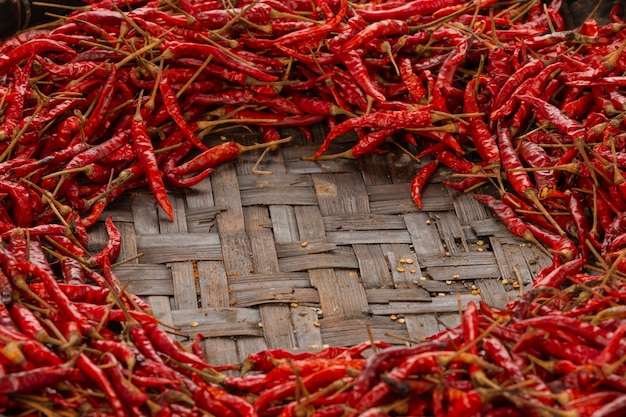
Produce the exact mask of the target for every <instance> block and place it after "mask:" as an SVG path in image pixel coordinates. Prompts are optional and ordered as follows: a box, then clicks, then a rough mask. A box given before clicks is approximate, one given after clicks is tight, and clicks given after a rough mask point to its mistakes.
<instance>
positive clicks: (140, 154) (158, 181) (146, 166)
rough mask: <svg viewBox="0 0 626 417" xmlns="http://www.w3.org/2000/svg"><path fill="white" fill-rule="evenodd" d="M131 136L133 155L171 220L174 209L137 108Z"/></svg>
mask: <svg viewBox="0 0 626 417" xmlns="http://www.w3.org/2000/svg"><path fill="white" fill-rule="evenodd" d="M131 137H132V144H133V149H134V151H135V156H136V157H137V159H138V161H139V164H140V166H141V168H142V169H143V171H144V172H145V174H146V178H147V180H148V185H149V186H150V189H151V190H152V193H153V195H154V197H155V198H156V200H157V202H158V203H159V205H160V206H161V208H162V209H163V211H164V212H165V214H167V216H168V217H169V218H170V219H171V220H174V209H173V208H172V204H171V203H170V200H169V198H168V197H167V190H166V189H165V184H163V178H162V173H161V171H160V170H159V167H158V164H157V160H156V157H155V155H154V148H153V146H152V141H151V140H150V136H148V132H147V131H146V124H145V122H144V120H143V118H142V117H141V114H140V113H139V108H137V111H136V113H135V117H134V119H133V122H132V125H131Z"/></svg>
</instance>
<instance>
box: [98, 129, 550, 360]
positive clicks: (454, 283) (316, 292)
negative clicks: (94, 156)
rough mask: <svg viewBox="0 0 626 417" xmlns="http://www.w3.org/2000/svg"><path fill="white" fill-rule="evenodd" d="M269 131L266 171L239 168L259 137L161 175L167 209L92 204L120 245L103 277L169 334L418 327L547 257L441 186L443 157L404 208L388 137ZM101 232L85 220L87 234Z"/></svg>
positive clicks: (287, 338) (404, 177) (303, 345)
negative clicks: (271, 145) (329, 142)
mask: <svg viewBox="0 0 626 417" xmlns="http://www.w3.org/2000/svg"><path fill="white" fill-rule="evenodd" d="M283 133H284V134H285V135H287V134H291V135H292V136H294V141H293V142H291V143H289V144H287V145H283V147H281V148H280V149H279V150H277V151H273V152H269V153H267V154H266V155H265V156H264V158H263V159H262V161H261V164H260V165H259V167H258V168H257V169H259V170H264V171H268V172H271V174H259V173H254V172H253V167H254V164H255V162H256V161H257V160H258V159H259V156H260V155H261V153H262V151H260V150H259V151H254V152H249V153H244V154H242V155H241V157H240V158H239V159H238V160H237V161H235V162H233V163H227V164H223V165H221V166H219V167H218V168H217V169H216V170H215V172H214V173H213V174H212V175H211V176H210V177H209V178H208V179H207V180H205V181H204V182H202V183H201V184H200V185H198V186H196V187H194V188H191V189H186V190H178V189H172V190H170V194H169V195H170V199H171V201H172V204H173V206H174V208H175V215H176V219H175V221H174V222H171V221H170V220H169V219H168V218H167V216H165V215H164V213H163V212H161V211H160V209H157V206H156V204H155V201H154V199H153V198H152V196H151V194H150V193H149V190H147V189H145V190H144V189H139V190H137V191H134V192H130V193H128V194H127V195H125V196H124V197H123V198H122V199H120V200H119V201H116V202H115V203H114V205H112V206H111V207H110V208H109V209H108V211H107V213H106V216H108V215H111V216H113V219H114V222H115V224H116V225H117V226H118V228H119V229H120V230H121V232H122V234H123V249H122V254H121V256H120V259H119V260H120V261H121V260H129V262H127V263H125V264H123V265H120V266H118V267H116V269H115V271H116V273H117V275H118V276H119V278H120V279H121V280H122V282H126V283H128V289H129V291H131V292H133V293H135V294H138V295H140V296H142V297H144V298H145V299H146V300H148V301H149V302H150V303H151V304H152V306H153V309H154V312H155V314H156V315H157V316H158V317H159V318H160V319H161V320H162V321H163V322H164V323H169V324H171V325H173V326H174V327H175V328H176V333H175V334H177V335H178V336H180V337H181V340H182V341H184V339H185V336H189V337H193V336H194V335H195V334H197V333H201V334H203V335H204V336H205V337H206V340H205V347H206V352H207V356H208V358H209V360H210V361H211V362H212V363H214V364H216V365H224V364H237V363H240V362H241V361H242V360H243V359H244V358H245V357H246V355H248V354H250V353H253V352H256V351H259V350H263V349H267V348H285V349H290V350H311V349H316V348H319V347H321V346H323V345H353V344H356V343H359V342H362V341H364V340H367V339H368V338H369V337H370V334H371V335H372V336H373V337H374V338H376V339H383V340H386V341H388V342H390V343H404V342H405V341H407V340H421V339H422V338H424V337H425V336H427V335H430V334H433V333H436V332H438V331H440V330H443V329H445V328H446V326H454V325H456V324H457V323H458V321H459V310H460V308H462V307H463V306H464V305H465V304H466V303H467V302H468V301H469V300H473V301H476V302H477V301H480V300H484V301H486V302H487V303H489V304H490V305H494V306H503V305H504V304H505V303H506V302H507V301H508V300H510V299H512V298H514V297H516V296H518V295H519V293H520V287H519V285H518V282H521V283H522V286H521V290H523V289H524V286H528V285H529V284H530V282H531V279H532V277H533V276H534V274H535V273H536V272H537V271H538V270H539V269H540V268H542V267H543V266H545V265H548V264H549V263H550V259H549V258H548V257H547V256H546V255H545V254H543V253H542V252H541V251H539V250H538V248H536V247H534V246H533V245H529V244H527V243H525V242H523V241H521V240H519V239H516V238H513V237H511V235H510V234H509V233H508V232H507V231H506V230H505V229H504V228H503V226H501V225H500V224H499V223H498V222H497V221H496V220H495V219H494V218H493V216H492V214H491V213H490V212H489V211H488V210H487V209H486V208H484V207H483V206H482V205H481V204H480V203H478V202H477V201H476V200H475V199H473V198H472V196H471V195H469V194H462V193H458V192H455V191H452V190H449V189H447V187H445V186H443V185H442V184H441V182H440V181H441V179H443V178H445V177H449V175H450V174H451V173H450V172H449V171H446V170H445V169H439V170H438V171H437V173H436V175H435V177H434V178H433V179H432V181H431V182H430V184H429V185H428V186H427V188H426V189H425V193H424V197H423V200H424V207H423V211H419V210H418V209H417V207H416V206H415V204H414V203H413V201H412V200H411V196H410V190H409V187H410V182H411V179H412V177H413V175H414V174H415V172H416V170H417V169H418V168H419V164H417V163H416V162H415V161H413V160H412V159H411V158H409V157H408V156H407V155H406V154H404V153H402V152H401V151H399V150H398V149H397V148H393V147H391V148H390V151H389V152H388V153H386V154H384V155H373V156H371V157H367V158H364V159H362V160H359V161H355V160H346V159H342V160H331V161H317V162H312V161H303V160H302V159H301V157H303V156H310V155H312V154H313V153H314V152H315V150H316V149H317V146H318V145H319V144H318V143H313V144H311V143H308V142H307V141H306V140H305V139H304V138H303V137H302V135H301V134H300V132H298V131H295V130H294V131H290V130H286V131H283ZM314 136H315V137H317V138H322V137H323V136H324V132H323V131H322V130H321V128H319V129H317V130H315V129H314ZM228 137H229V139H233V138H234V139H236V140H237V141H238V142H243V143H252V142H254V141H255V139H257V140H258V139H259V138H258V136H256V135H255V134H246V133H245V132H243V133H241V132H239V133H237V134H236V135H234V136H233V135H232V133H229V134H228ZM219 140H220V139H219V138H213V144H215V143H217V142H218V141H219ZM210 144H211V143H209V145H210ZM334 146H335V149H334V150H345V149H347V148H348V147H349V146H350V143H341V142H337V143H336V144H335V145H334ZM330 152H331V153H332V152H333V150H332V149H331V151H330ZM106 216H104V217H103V219H104V218H106ZM105 241H106V234H105V232H104V227H103V224H99V225H98V226H97V227H96V228H95V229H94V231H93V233H92V236H91V242H90V244H91V246H92V248H93V249H94V250H97V248H99V247H102V246H103V245H104V243H105ZM137 255H141V256H139V257H138V256H137Z"/></svg>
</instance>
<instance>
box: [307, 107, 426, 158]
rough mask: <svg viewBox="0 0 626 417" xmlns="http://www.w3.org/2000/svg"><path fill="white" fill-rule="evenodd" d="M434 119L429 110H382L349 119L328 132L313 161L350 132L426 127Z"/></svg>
mask: <svg viewBox="0 0 626 417" xmlns="http://www.w3.org/2000/svg"><path fill="white" fill-rule="evenodd" d="M433 118H434V116H432V115H431V113H430V111H429V110H415V111H400V110H397V111H393V110H388V111H382V110H381V111H377V112H372V113H368V114H365V115H362V116H358V117H354V118H352V119H348V120H346V121H344V122H342V123H339V124H338V125H337V126H335V127H333V128H332V129H331V130H330V132H328V135H326V138H325V139H324V143H322V145H321V146H320V147H319V149H318V150H317V152H316V153H315V155H313V159H317V158H318V157H319V156H320V155H321V154H322V153H324V152H325V151H326V149H328V147H329V146H330V143H331V142H332V141H333V140H334V139H335V138H336V137H338V136H341V135H343V134H345V133H348V132H349V131H350V130H353V129H356V128H359V127H374V128H395V129H403V128H411V127H413V128H416V127H425V126H427V125H429V124H430V123H432V121H433Z"/></svg>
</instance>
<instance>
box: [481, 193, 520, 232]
mask: <svg viewBox="0 0 626 417" xmlns="http://www.w3.org/2000/svg"><path fill="white" fill-rule="evenodd" d="M474 198H475V199H477V200H478V201H480V202H481V203H483V204H486V205H487V206H488V207H489V208H490V209H491V210H493V212H494V213H495V214H496V216H498V218H499V219H500V221H502V223H503V224H504V226H505V227H506V229H507V230H508V231H509V232H511V233H512V234H513V235H515V236H518V237H523V238H524V239H526V240H530V239H531V232H530V230H529V229H528V225H527V224H526V223H524V222H523V221H522V220H521V219H520V218H519V217H518V216H517V214H515V211H514V210H513V209H512V208H511V207H509V206H508V205H506V204H505V203H504V202H502V201H501V200H498V199H497V198H495V197H492V196H490V195H485V194H475V195H474Z"/></svg>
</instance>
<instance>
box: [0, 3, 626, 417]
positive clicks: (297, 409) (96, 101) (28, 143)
mask: <svg viewBox="0 0 626 417" xmlns="http://www.w3.org/2000/svg"><path fill="white" fill-rule="evenodd" d="M225 3H226V2H223V1H210V0H207V1H193V0H178V1H177V2H170V1H145V0H131V1H116V0H113V1H110V0H103V1H100V2H92V3H91V4H89V5H88V6H86V7H85V8H83V9H81V10H77V11H74V12H72V13H70V15H69V16H68V17H67V18H65V19H62V20H61V21H59V22H58V23H57V24H55V25H54V26H51V27H50V28H47V29H37V30H30V31H27V32H24V33H22V34H19V35H17V36H15V37H12V38H9V39H5V40H4V41H3V42H2V43H0V112H1V115H2V118H1V119H0V195H1V200H0V235H1V237H2V239H3V245H1V246H0V413H2V414H7V415H17V414H20V415H29V416H30V415H32V416H35V415H63V416H93V417H96V416H118V417H122V416H144V415H145V416H155V417H156V416H159V417H161V416H200V415H213V416H220V417H231V416H233V417H234V416H285V417H286V416H304V415H306V416H311V417H313V416H317V417H321V416H326V417H329V416H355V415H362V416H370V417H371V416H396V415H426V416H437V417H439V416H466V417H471V416H490V417H498V416H513V417H516V416H529V415H531V416H534V415H536V416H542V415H556V416H593V417H608V416H617V415H622V414H624V412H625V411H626V365H624V363H623V362H624V358H626V341H625V340H626V339H625V338H624V332H625V331H626V324H624V317H626V309H625V305H626V303H625V300H626V296H625V295H624V294H626V288H624V279H623V278H624V277H623V274H624V272H626V261H625V260H624V253H626V252H624V250H625V249H626V215H625V214H624V212H626V181H625V180H624V169H626V140H625V139H626V133H625V132H626V129H625V122H624V116H625V115H626V91H625V89H626V78H625V77H624V73H625V72H626V53H625V52H624V49H625V46H626V22H625V21H624V20H622V19H621V18H620V17H619V8H615V9H614V10H613V12H612V13H611V15H610V18H611V23H609V24H606V25H604V26H600V25H598V24H597V23H596V22H594V21H592V20H589V21H587V22H585V23H584V24H583V25H582V26H581V27H580V28H577V29H576V30H572V31H569V30H564V28H563V20H562V18H561V16H560V15H559V14H558V10H559V7H560V1H559V0H552V1H551V2H548V3H547V4H543V3H542V2H536V1H514V2H497V1H495V0H484V1H474V2H468V1H463V0H410V1H403V0H397V1H387V2H385V1H376V2H366V3H363V4H357V3H349V2H348V1H347V0H332V1H322V0H313V1H312V0H281V1H276V0H256V1H239V2H237V5H236V6H237V7H231V8H227V9H225V8H224V4H225ZM317 123H327V124H328V127H329V133H328V135H327V136H326V138H325V140H324V142H323V143H322V144H321V146H320V148H319V150H318V151H317V152H316V153H315V154H314V155H313V156H312V157H311V159H324V158H337V157H347V158H360V157H363V156H366V155H368V154H371V153H373V152H383V151H384V149H385V146H386V145H385V144H386V143H388V142H395V143H398V144H402V145H404V147H406V148H408V149H410V151H411V152H413V153H414V156H416V157H417V158H424V159H425V160H424V162H423V164H421V166H420V169H419V171H418V173H417V175H416V176H415V179H414V180H413V183H412V191H413V199H414V200H415V202H416V204H417V205H418V206H419V207H420V208H421V193H422V190H423V188H424V186H425V185H426V183H427V181H428V180H429V178H430V177H431V175H432V174H433V172H434V171H435V170H436V168H437V166H438V165H446V166H447V167H449V168H451V169H452V170H453V171H455V172H456V173H457V174H458V175H459V176H461V177H464V179H462V180H461V181H460V182H452V181H448V182H446V184H447V185H448V186H449V187H451V188H454V189H457V190H470V189H473V188H474V187H477V186H478V185H480V184H484V183H486V182H489V181H491V182H492V183H493V184H495V185H496V186H497V190H498V191H499V198H496V197H493V196H491V195H487V194H479V195H476V198H477V199H478V200H480V201H481V202H483V203H484V204H486V205H487V206H489V207H490V208H491V209H492V210H493V211H494V212H495V213H496V215H497V216H498V217H499V218H500V219H501V220H502V222H503V223H504V224H505V226H506V227H507V229H508V230H509V231H510V232H511V233H513V234H515V235H517V236H520V237H523V238H525V239H527V240H529V241H533V242H536V243H538V244H540V245H542V246H543V247H545V248H546V251H548V252H549V253H550V254H551V255H553V260H554V261H553V264H552V265H551V266H550V267H548V268H546V269H544V270H542V271H541V272H540V273H539V274H538V276H537V277H535V283H534V286H533V289H532V290H530V291H528V292H527V293H526V294H525V295H524V296H522V297H521V298H520V299H519V300H517V301H515V302H511V303H510V304H509V305H508V306H507V309H506V310H497V309H494V308H491V307H489V306H487V305H484V304H481V305H480V306H476V305H474V304H472V303H470V304H469V305H468V306H467V307H466V309H465V312H464V314H463V318H462V325H461V326H458V327H456V328H453V329H451V330H448V331H445V332H443V333H441V334H439V335H435V336H433V337H431V338H430V339H431V340H429V341H425V342H423V343H417V344H415V345H413V346H410V347H405V346H395V347H390V346H388V345H387V344H386V343H384V342H373V343H370V342H366V343H363V344H360V345H357V346H353V347H345V348H342V347H330V348H327V349H323V350H321V351H320V352H317V353H304V354H297V355H296V354H293V353H290V352H285V351H281V350H268V351H264V352H259V353H258V354H255V355H252V356H251V357H250V358H248V360H247V361H246V363H245V364H244V365H243V368H242V372H243V374H244V375H242V376H241V377H232V376H226V375H225V374H223V373H222V372H221V371H222V369H219V368H216V367H213V366H211V365H210V364H209V363H207V361H206V358H205V356H204V352H203V350H202V347H201V344H200V341H201V340H202V338H203V337H202V335H198V336H197V337H196V338H195V339H194V340H193V343H192V344H191V346H190V347H189V348H186V347H183V346H182V345H181V344H180V343H178V342H176V341H174V340H173V339H172V338H170V337H169V335H168V334H167V333H166V332H165V331H164V330H163V329H162V328H161V327H159V325H158V324H159V323H158V321H157V320H156V318H155V317H153V316H152V315H151V314H150V313H151V310H150V306H149V305H147V304H146V303H145V302H144V301H142V300H141V299H140V298H139V297H137V296H135V295H133V294H130V293H128V292H127V291H125V290H124V287H123V285H122V284H121V283H120V282H119V280H118V279H117V278H116V276H115V274H114V273H113V271H112V268H111V264H112V263H113V262H114V261H115V260H116V258H117V257H118V256H119V252H120V244H121V242H120V233H119V231H118V230H117V228H116V227H115V225H114V224H113V221H112V220H111V219H107V220H106V222H105V225H106V230H107V233H108V235H109V241H108V244H107V245H106V246H105V247H104V248H103V249H102V251H101V252H99V253H97V254H90V253H88V252H87V250H86V248H87V247H88V245H87V244H88V233H87V229H88V228H89V227H90V226H92V225H93V224H94V223H95V222H96V221H97V220H98V219H99V218H100V217H101V215H102V213H103V211H104V209H105V208H106V206H107V205H108V204H109V203H110V202H112V201H113V200H115V199H116V198H118V197H119V196H120V195H121V194H122V193H123V192H124V191H125V190H128V189H132V188H134V187H139V186H145V185H147V186H149V187H150V189H151V191H152V192H153V194H154V196H155V198H156V200H157V202H158V203H159V205H160V206H161V207H162V208H163V210H164V212H165V213H166V214H167V215H168V216H169V217H173V210H172V207H171V205H170V203H169V200H168V197H167V193H166V188H165V187H166V184H169V185H172V186H175V187H190V186H193V185H195V184H197V183H198V182H199V181H201V180H202V179H204V178H206V177H207V176H208V175H210V174H211V172H212V171H213V169H214V168H215V167H216V166H217V165H219V164H222V163H225V162H228V161H232V160H234V159H236V158H237V157H238V156H239V154H240V153H241V152H243V151H247V150H250V149H256V148H258V146H244V145H241V144H237V143H235V142H225V143H220V144H217V145H211V146H209V144H208V143H205V138H207V135H208V134H209V133H211V132H212V131H214V130H215V129H216V128H217V127H219V126H233V125H247V126H257V127H258V128H259V129H260V132H261V133H262V136H263V138H264V140H266V141H267V142H268V143H269V144H263V145H259V146H270V145H271V146H274V145H275V144H276V143H278V142H279V141H281V140H282V141H283V142H284V141H288V140H289V139H288V138H285V139H280V138H281V134H280V131H279V130H277V128H279V127H281V126H290V127H296V128H298V129H301V130H302V132H304V134H306V135H307V136H308V137H310V136H311V134H310V132H309V130H308V127H309V126H311V125H313V124H317ZM350 132H353V133H356V136H355V137H356V138H357V142H356V143H355V144H354V146H352V147H351V148H350V149H349V150H347V151H345V152H342V153H339V154H335V155H327V154H325V152H326V151H327V150H328V148H329V146H330V145H331V143H332V141H333V140H334V139H335V138H337V137H339V136H341V135H344V134H348V133H350Z"/></svg>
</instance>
